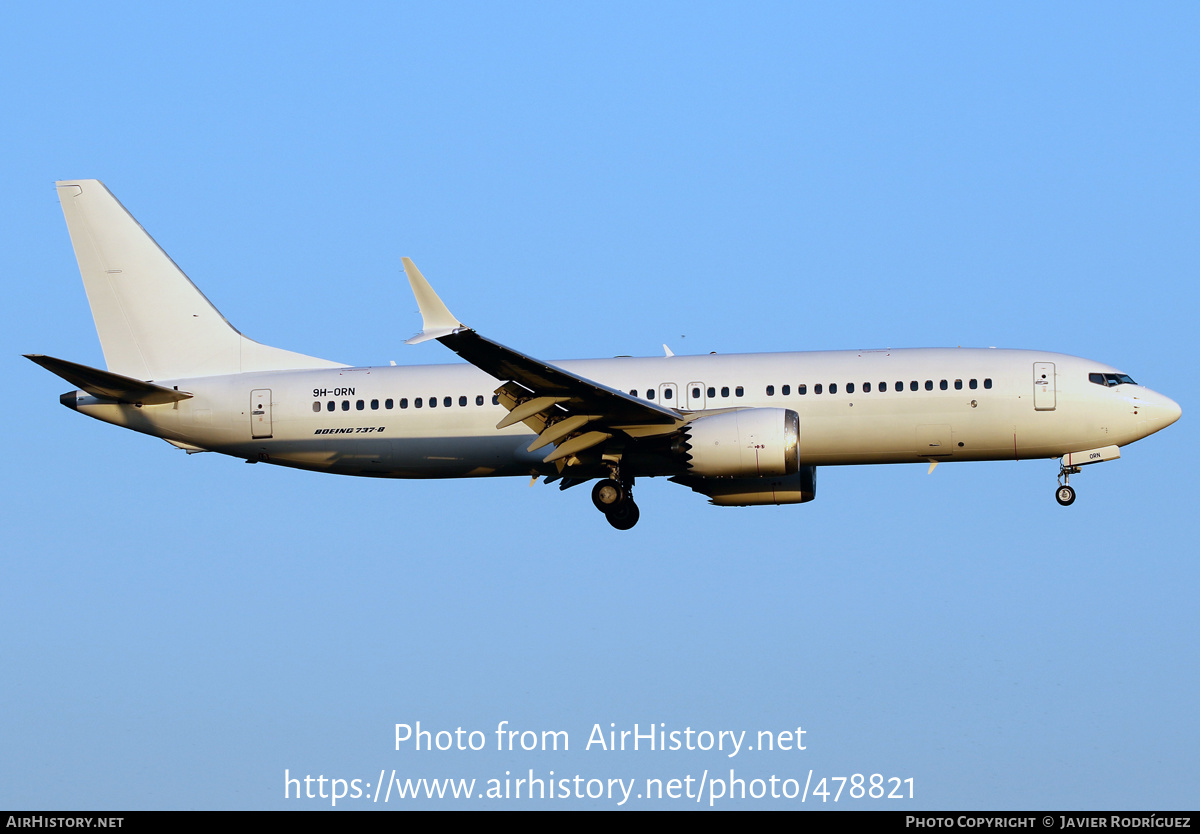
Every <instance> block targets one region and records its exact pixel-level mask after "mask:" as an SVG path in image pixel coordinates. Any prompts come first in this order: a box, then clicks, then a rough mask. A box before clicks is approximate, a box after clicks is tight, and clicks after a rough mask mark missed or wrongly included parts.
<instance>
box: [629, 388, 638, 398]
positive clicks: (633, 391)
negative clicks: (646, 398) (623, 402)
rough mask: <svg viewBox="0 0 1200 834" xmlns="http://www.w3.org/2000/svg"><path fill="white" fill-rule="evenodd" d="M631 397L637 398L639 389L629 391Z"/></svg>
mask: <svg viewBox="0 0 1200 834" xmlns="http://www.w3.org/2000/svg"><path fill="white" fill-rule="evenodd" d="M629 396H631V397H636V396H637V389H636V388H632V389H630V391H629Z"/></svg>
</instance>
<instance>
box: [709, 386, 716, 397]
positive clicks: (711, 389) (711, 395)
mask: <svg viewBox="0 0 1200 834" xmlns="http://www.w3.org/2000/svg"><path fill="white" fill-rule="evenodd" d="M708 395H709V396H710V397H715V396H716V395H717V389H716V388H713V387H712V386H709V389H708Z"/></svg>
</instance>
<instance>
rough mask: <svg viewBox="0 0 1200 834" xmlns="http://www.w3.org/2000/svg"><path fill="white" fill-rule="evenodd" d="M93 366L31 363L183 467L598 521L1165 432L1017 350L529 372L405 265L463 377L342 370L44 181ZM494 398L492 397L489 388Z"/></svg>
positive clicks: (98, 188) (1130, 402)
mask: <svg viewBox="0 0 1200 834" xmlns="http://www.w3.org/2000/svg"><path fill="white" fill-rule="evenodd" d="M58 194H59V200H60V201H61V203H62V209H63V214H64V215H65V217H66V221H67V228H68V230H69V231H70V235H71V243H72V245H73V246H74V248H75V255H76V258H77V260H78V262H79V271H80V273H81V274H82V276H83V283H84V287H85V289H86V291H87V296H88V302H89V304H90V305H91V309H92V316H93V318H94V320H95V323H96V331H97V333H98V334H99V336H100V344H101V347H102V348H103V351H104V359H105V363H106V365H107V370H99V369H97V368H91V367H88V366H86V365H80V364H77V363H73V362H67V361H65V360H62V359H55V358H53V357H50V356H43V355H30V356H29V358H30V359H32V360H33V361H34V362H37V363H38V364H39V365H41V366H43V367H44V368H46V369H47V370H49V371H51V372H53V373H55V374H57V375H58V376H60V377H62V378H63V379H65V380H67V381H68V382H70V383H71V384H72V385H75V386H77V387H78V390H72V391H69V392H68V393H66V394H63V395H62V397H61V398H60V400H61V402H62V403H63V404H64V405H66V406H68V407H70V408H73V409H75V410H76V411H79V412H81V413H83V414H87V415H88V416H90V417H95V418H96V419H98V420H103V421H105V422H109V423H114V424H116V425H119V426H123V427H125V428H129V429H133V430H135V431H139V432H143V433H145V434H150V435H154V436H156V437H161V438H163V439H164V440H166V441H167V442H168V443H171V444H172V445H174V446H177V447H179V448H181V449H185V450H187V451H188V452H204V451H213V452H220V453H222V454H226V455H232V456H234V457H238V458H243V459H245V460H247V461H252V462H258V461H262V462H265V463H275V464H280V465H283V466H293V467H297V468H301V469H311V470H315V471H320V472H334V473H338V474H343V475H367V476H373V477H381V478H467V477H481V476H493V475H524V476H527V477H528V476H533V477H535V478H537V477H544V478H545V480H546V481H547V482H554V481H557V482H558V483H559V484H560V488H562V489H565V488H567V487H570V486H574V485H576V484H580V483H584V482H587V481H591V480H596V481H597V483H596V484H595V485H594V487H593V489H592V500H593V502H594V503H595V504H596V507H597V508H598V509H600V510H601V511H602V512H603V513H604V515H605V517H606V518H607V519H608V521H609V523H610V524H612V526H613V527H616V528H618V529H622V530H626V529H629V528H630V527H632V526H633V525H634V524H635V523H637V520H638V515H639V513H638V508H637V505H636V504H635V503H634V501H633V496H632V491H633V486H634V482H635V479H636V478H638V477H639V476H640V477H655V476H663V477H668V478H670V479H671V480H672V481H674V482H676V483H680V484H683V485H684V486H687V487H690V488H691V489H693V490H695V491H696V492H698V493H700V494H702V495H705V496H707V497H708V498H709V499H710V500H711V502H712V503H713V504H718V505H724V506H746V505H754V504H794V503H801V502H804V501H810V500H812V499H813V497H814V496H815V495H816V468H817V467H819V466H837V465H844V464H867V463H918V462H928V463H929V464H930V467H931V468H932V467H933V466H934V465H936V464H937V463H939V462H941V461H960V460H1013V459H1021V458H1061V460H1060V463H1059V474H1058V481H1059V485H1058V489H1057V492H1056V497H1057V499H1058V502H1059V503H1060V504H1063V505H1068V504H1070V503H1072V502H1073V501H1074V500H1075V491H1074V489H1073V488H1072V487H1071V486H1070V483H1069V479H1070V476H1071V475H1073V474H1076V473H1077V472H1079V468H1080V467H1081V466H1083V465H1086V464H1090V463H1098V462H1102V461H1108V460H1113V459H1115V458H1118V457H1120V447H1121V446H1124V445H1127V444H1129V443H1132V442H1133V441H1135V440H1138V439H1140V438H1143V437H1145V436H1147V435H1149V434H1151V433H1153V432H1156V431H1158V430H1159V429H1162V428H1165V427H1166V426H1169V425H1170V424H1171V423H1173V422H1175V421H1176V420H1177V419H1179V416H1180V408H1179V406H1178V405H1176V404H1175V403H1174V402H1173V401H1172V400H1170V399H1169V398H1167V397H1165V396H1163V395H1162V394H1158V393H1155V392H1154V391H1151V390H1149V389H1147V388H1145V387H1143V386H1140V385H1138V384H1136V383H1135V382H1134V381H1133V380H1132V379H1131V378H1130V377H1129V376H1127V375H1126V374H1124V373H1122V372H1121V371H1119V370H1117V369H1116V368H1113V367H1110V366H1108V365H1105V364H1103V363H1100V362H1094V361H1092V360H1089V359H1081V358H1078V357H1075V356H1066V355H1063V354H1058V353H1046V352H1042V351H1032V350H995V349H962V348H951V349H911V350H890V349H889V350H863V351H824V352H802V353H774V354H743V355H708V356H673V355H670V352H669V351H668V352H667V354H668V355H666V356H663V357H655V358H617V359H587V360H575V361H563V362H553V363H551V362H543V361H541V360H538V359H534V358H533V357H531V356H528V355H526V354H523V353H520V352H519V351H516V350H513V349H511V348H508V347H505V346H503V345H500V344H497V343H496V342H493V341H492V340H490V339H488V338H486V337H485V336H482V335H480V334H479V333H477V332H476V331H475V330H473V329H471V328H469V327H467V326H466V325H464V324H462V323H461V322H460V321H459V320H458V319H457V318H456V317H455V316H454V315H453V314H451V313H450V311H449V310H448V309H447V308H446V305H445V304H443V303H442V301H441V299H440V298H439V297H438V296H437V294H436V293H435V292H434V291H433V289H432V288H431V287H430V285H429V283H428V282H427V281H426V280H425V278H424V277H423V276H422V275H421V273H420V272H419V271H418V270H417V268H416V266H414V265H413V263H412V262H411V261H410V260H408V259H407V258H405V259H404V269H405V272H406V273H407V275H408V279H409V283H410V284H411V285H412V289H413V293H414V294H415V296H416V299H417V303H418V305H419V307H420V310H421V316H422V318H423V329H422V332H421V333H419V334H418V335H416V336H414V337H413V338H412V339H409V340H408V341H409V343H410V344H411V343H419V342H423V341H426V340H429V339H436V340H437V341H439V342H441V343H442V344H443V345H445V346H446V347H448V348H450V350H452V351H454V352H455V353H457V354H458V355H459V356H460V357H462V358H463V359H464V360H466V362H467V363H468V364H465V365H431V366H423V367H422V366H415V367H413V366H407V367H406V366H398V367H397V366H388V367H351V366H347V365H342V364H339V363H337V362H331V361H328V360H325V359H317V358H315V357H312V356H305V355H303V354H299V353H292V352H290V351H286V350H282V349H280V348H274V347H268V346H266V345H262V344H259V343H258V342H255V341H253V340H251V339H248V338H246V337H245V336H243V335H242V334H241V333H240V332H238V331H237V330H235V329H234V328H233V327H232V326H231V325H230V324H229V322H227V321H226V320H225V318H224V317H223V316H222V315H221V314H220V313H219V312H218V311H217V310H216V308H215V307H213V306H212V304H211V303H210V302H209V301H208V299H207V298H205V297H204V295H203V294H202V293H201V292H200V291H199V290H198V289H197V288H196V286H195V285H194V284H192V282H191V281H190V280H189V279H188V277H187V276H186V275H184V273H183V272H182V271H181V270H180V269H179V267H178V266H176V265H175V263H174V261H172V260H171V258H170V257H169V256H168V255H167V254H166V253H165V252H163V250H162V249H160V248H159V246H158V244H156V243H155V242H154V240H153V239H152V238H151V237H150V236H149V235H148V234H147V233H146V231H145V230H144V229H143V228H142V227H141V226H140V225H139V224H138V222H137V221H136V220H134V218H133V217H132V216H131V215H130V214H129V213H128V212H127V211H126V210H125V208H124V207H123V206H122V205H121V204H120V203H119V202H118V201H117V200H116V198H115V197H113V195H112V194H111V193H110V192H109V191H108V189H106V188H105V187H104V185H103V184H101V183H100V182H98V181H96V180H76V181H69V182H60V183H58ZM497 383H498V385H497Z"/></svg>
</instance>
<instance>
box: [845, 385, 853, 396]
mask: <svg viewBox="0 0 1200 834" xmlns="http://www.w3.org/2000/svg"><path fill="white" fill-rule="evenodd" d="M846 393H847V394H853V393H854V383H853V382H847V383H846Z"/></svg>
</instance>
